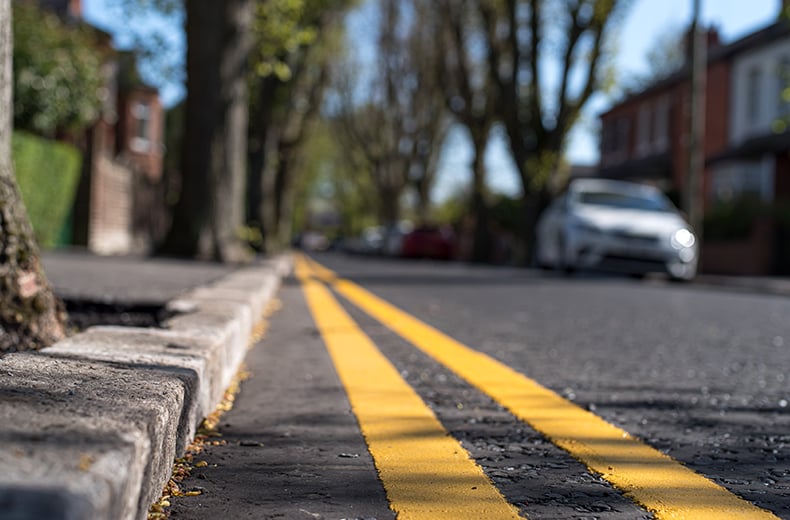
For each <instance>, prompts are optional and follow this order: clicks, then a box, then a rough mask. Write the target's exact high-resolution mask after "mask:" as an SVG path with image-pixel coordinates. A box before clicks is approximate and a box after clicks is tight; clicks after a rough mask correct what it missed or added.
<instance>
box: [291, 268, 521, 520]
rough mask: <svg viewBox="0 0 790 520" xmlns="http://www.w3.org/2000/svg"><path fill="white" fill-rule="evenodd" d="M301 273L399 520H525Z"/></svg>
mask: <svg viewBox="0 0 790 520" xmlns="http://www.w3.org/2000/svg"><path fill="white" fill-rule="evenodd" d="M309 274H310V273H309V269H308V267H307V264H306V263H305V262H304V260H303V259H297V262H296V275H297V277H298V278H299V280H300V281H301V283H302V290H303V291H304V295H305V299H306V300H307V303H308V306H309V308H310V311H311V313H312V314H313V318H314V319H315V322H316V325H317V326H318V329H319V331H320V332H321V336H322V337H323V339H324V342H325V344H326V347H327V350H328V351H329V354H330V356H331V357H332V360H333V362H334V364H335V368H336V370H337V373H338V375H339V377H340V380H341V381H342V382H343V386H344V387H345V388H346V393H347V394H348V398H349V401H350V402H351V406H352V408H353V409H354V413H355V414H356V416H357V420H358V421H359V425H360V429H361V430H362V434H363V435H364V437H365V440H366V442H367V444H368V448H369V450H370V453H371V455H372V456H373V460H374V462H375V464H376V467H377V468H378V471H379V475H380V477H381V481H382V483H383V484H384V488H385V490H386V492H387V497H388V499H389V501H390V506H391V507H392V509H393V511H395V512H396V513H397V514H398V518H399V519H418V520H423V519H425V520H433V519H438V520H441V519H447V520H457V519H460V518H486V519H489V518H491V519H495V518H502V519H516V518H521V517H519V515H518V511H517V509H516V508H515V507H513V506H512V505H510V504H509V503H508V502H507V501H505V499H504V498H503V497H502V495H501V494H500V493H499V491H498V490H497V488H496V487H495V486H494V485H493V484H492V483H491V481H490V480H489V479H488V477H487V476H486V475H485V473H483V470H482V469H481V468H480V467H479V466H478V465H477V464H476V463H475V462H474V461H473V460H472V459H471V458H470V457H469V454H468V453H467V452H466V450H465V449H464V448H463V447H462V446H461V444H460V443H459V442H458V441H456V440H455V439H454V438H453V437H451V436H450V435H449V434H448V432H447V431H446V430H445V429H444V428H443V427H442V425H441V424H440V423H439V421H438V420H437V419H436V417H435V416H434V414H433V412H432V411H431V410H430V409H429V408H428V407H427V406H426V405H425V403H423V402H422V400H421V399H420V398H419V396H418V395H417V394H416V393H415V392H414V390H413V389H412V388H411V387H410V386H409V385H408V384H407V383H406V382H405V381H404V380H403V378H401V376H400V374H399V373H398V371H397V370H396V369H395V367H394V366H392V364H390V362H389V361H388V360H387V359H386V358H385V357H384V355H383V354H381V352H380V351H379V350H378V348H376V346H375V345H374V344H373V342H372V341H371V340H370V339H369V338H368V336H366V335H365V334H364V333H363V332H362V330H360V329H359V327H358V326H357V325H356V323H355V322H354V321H353V320H352V319H351V317H350V316H349V315H348V314H347V313H346V312H345V310H343V308H342V307H341V306H340V304H339V303H338V302H337V300H336V299H335V298H334V297H333V296H332V294H331V293H330V292H329V290H328V289H327V288H326V287H325V286H324V285H323V284H321V283H319V282H317V281H314V280H312V279H311V278H310V276H309Z"/></svg>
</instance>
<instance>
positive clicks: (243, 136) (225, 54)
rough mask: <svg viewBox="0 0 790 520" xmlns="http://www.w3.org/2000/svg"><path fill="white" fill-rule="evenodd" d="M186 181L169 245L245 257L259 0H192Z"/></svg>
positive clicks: (227, 258)
mask: <svg viewBox="0 0 790 520" xmlns="http://www.w3.org/2000/svg"><path fill="white" fill-rule="evenodd" d="M185 3H186V34H187V99H186V125H185V132H184V147H183V151H182V154H183V158H182V165H183V183H182V189H181V197H180V199H179V202H178V204H177V206H176V208H175V212H174V216H173V225H172V227H171V230H170V233H169V234H168V237H167V239H166V241H165V245H164V247H163V248H162V251H163V252H164V253H168V254H175V255H177V256H185V257H199V258H205V259H212V260H219V261H223V262H233V261H241V260H243V259H244V258H245V256H246V255H245V250H244V246H243V244H242V242H241V239H240V238H239V236H238V234H237V232H238V231H239V229H240V228H241V227H242V226H243V225H244V213H245V208H244V202H245V197H244V191H245V182H246V169H247V168H246V161H247V152H246V147H247V123H248V110H249V106H248V92H247V83H246V73H247V68H248V58H249V53H250V49H251V45H252V36H251V24H252V20H253V15H254V2H253V0H226V1H224V2H216V1H215V0H187V1H186V2H185Z"/></svg>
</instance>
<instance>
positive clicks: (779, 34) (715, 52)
mask: <svg viewBox="0 0 790 520" xmlns="http://www.w3.org/2000/svg"><path fill="white" fill-rule="evenodd" d="M788 36H790V23H788V22H786V21H784V20H780V21H778V22H775V23H773V24H771V25H769V26H767V27H764V28H762V29H760V30H759V31H756V32H753V33H751V34H748V35H746V36H744V37H742V38H740V39H738V40H735V41H734V42H731V43H728V44H725V45H717V46H716V47H713V48H711V49H710V51H709V53H708V60H707V61H708V66H709V67H710V66H711V65H712V64H715V63H718V62H720V61H725V60H730V59H732V58H733V57H735V56H736V55H738V54H742V53H744V52H747V51H750V50H753V49H758V48H760V47H763V46H765V45H768V44H770V43H773V42H774V41H776V40H778V39H780V38H783V37H788ZM690 76H691V70H690V67H689V66H688V64H686V65H684V66H683V67H682V68H681V69H680V70H678V71H677V72H675V73H673V74H671V75H669V76H667V77H665V78H662V79H659V80H658V81H656V82H654V83H652V84H650V85H648V86H647V87H646V88H644V89H642V90H640V91H638V92H633V93H631V94H630V95H628V96H626V97H625V98H623V99H622V100H620V101H619V102H617V103H616V104H614V105H612V107H610V108H609V110H607V111H605V112H602V113H601V114H600V117H605V116H606V115H607V114H609V113H610V112H613V111H615V110H616V109H617V108H619V107H621V106H622V105H625V104H628V103H631V102H633V101H635V100H637V99H639V98H641V97H647V96H649V95H651V94H654V93H656V92H658V91H661V90H666V89H668V88H671V87H673V86H675V85H677V84H678V83H682V82H685V81H688V79H689V78H690Z"/></svg>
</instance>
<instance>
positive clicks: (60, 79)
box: [13, 1, 104, 137]
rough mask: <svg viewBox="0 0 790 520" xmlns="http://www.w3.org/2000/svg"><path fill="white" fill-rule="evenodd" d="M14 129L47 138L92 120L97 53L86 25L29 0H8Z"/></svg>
mask: <svg viewBox="0 0 790 520" xmlns="http://www.w3.org/2000/svg"><path fill="white" fill-rule="evenodd" d="M13 17H14V24H13V31H14V128H16V129H17V130H28V131H30V132H33V133H35V134H38V135H41V136H45V137H51V136H53V135H55V134H56V133H59V132H60V133H64V132H65V133H68V132H72V131H76V130H82V129H84V128H85V127H86V126H88V124H90V123H92V122H93V121H95V120H96V118H97V117H98V114H99V110H100V108H101V98H100V95H99V92H100V90H101V88H102V86H103V84H104V83H103V78H102V74H101V65H102V53H101V51H99V50H98V47H97V45H96V42H95V39H94V38H93V36H92V34H91V33H90V30H89V28H88V27H87V26H65V25H64V23H63V22H61V21H60V20H59V19H58V17H57V16H55V15H54V14H52V13H49V12H45V11H43V10H41V9H39V8H38V7H37V6H36V4H35V3H34V2H21V1H15V2H13Z"/></svg>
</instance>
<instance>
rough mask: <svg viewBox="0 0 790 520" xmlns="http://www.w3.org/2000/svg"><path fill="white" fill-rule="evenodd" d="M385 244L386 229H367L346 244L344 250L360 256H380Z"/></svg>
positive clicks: (375, 227) (374, 227) (376, 227)
mask: <svg viewBox="0 0 790 520" xmlns="http://www.w3.org/2000/svg"><path fill="white" fill-rule="evenodd" d="M383 244H384V227H382V226H372V227H368V228H365V229H364V230H363V231H362V234H361V235H359V236H358V237H354V238H352V239H349V240H347V241H345V242H344V247H343V250H344V251H346V252H348V253H354V254H360V255H378V254H380V253H381V248H382V246H383Z"/></svg>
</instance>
